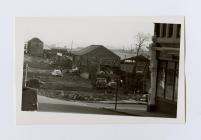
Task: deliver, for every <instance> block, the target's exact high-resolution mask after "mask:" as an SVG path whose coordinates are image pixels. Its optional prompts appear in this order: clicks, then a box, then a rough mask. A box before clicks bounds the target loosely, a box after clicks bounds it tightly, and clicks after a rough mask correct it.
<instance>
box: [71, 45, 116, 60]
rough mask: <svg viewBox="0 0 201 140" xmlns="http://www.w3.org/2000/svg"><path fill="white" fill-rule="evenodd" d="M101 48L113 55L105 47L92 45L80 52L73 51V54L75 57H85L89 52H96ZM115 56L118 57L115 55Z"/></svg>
mask: <svg viewBox="0 0 201 140" xmlns="http://www.w3.org/2000/svg"><path fill="white" fill-rule="evenodd" d="M100 47H102V48H104V49H106V50H108V51H110V52H111V53H113V52H112V51H111V50H109V49H107V48H106V47H104V46H103V45H90V46H88V47H86V48H83V49H81V50H79V51H73V52H72V54H74V55H85V54H87V53H89V52H91V51H93V50H95V49H97V48H100ZM113 54H114V55H116V54H115V53H113ZM116 56H118V55H116ZM118 57H119V56H118Z"/></svg>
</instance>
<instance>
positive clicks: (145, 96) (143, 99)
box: [140, 94, 148, 102]
mask: <svg viewBox="0 0 201 140" xmlns="http://www.w3.org/2000/svg"><path fill="white" fill-rule="evenodd" d="M140 101H142V102H148V94H143V95H142V96H141V98H140Z"/></svg>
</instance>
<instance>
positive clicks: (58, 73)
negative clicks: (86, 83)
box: [51, 69, 63, 77]
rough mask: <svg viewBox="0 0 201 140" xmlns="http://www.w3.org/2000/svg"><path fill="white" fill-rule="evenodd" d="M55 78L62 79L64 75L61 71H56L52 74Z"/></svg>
mask: <svg viewBox="0 0 201 140" xmlns="http://www.w3.org/2000/svg"><path fill="white" fill-rule="evenodd" d="M51 74H52V75H53V76H59V77H62V76H63V73H62V72H61V70H58V69H55V70H54V71H53V72H52V73H51Z"/></svg>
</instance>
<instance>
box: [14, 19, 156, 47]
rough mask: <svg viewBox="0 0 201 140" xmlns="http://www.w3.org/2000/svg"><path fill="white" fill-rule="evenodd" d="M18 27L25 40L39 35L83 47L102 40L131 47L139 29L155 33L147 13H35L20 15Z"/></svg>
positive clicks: (68, 44) (104, 43)
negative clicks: (26, 15) (61, 14)
mask: <svg viewBox="0 0 201 140" xmlns="http://www.w3.org/2000/svg"><path fill="white" fill-rule="evenodd" d="M16 28H18V30H20V34H21V36H22V37H23V38H24V41H28V40H29V39H31V38H33V37H38V38H40V39H41V40H42V41H43V42H44V43H45V44H57V45H59V46H61V47H62V46H64V45H65V44H66V45H67V47H70V44H71V42H72V40H73V47H84V46H89V45H92V44H101V45H104V46H107V47H109V48H111V49H114V48H115V49H120V48H122V47H123V46H125V47H129V46H130V44H133V43H134V36H135V35H136V34H137V33H138V32H143V33H145V34H148V33H149V34H151V35H153V30H154V24H153V22H152V20H151V19H150V18H147V17H41V18H39V17H32V18H30V17H29V18H27V17H25V18H17V19H16Z"/></svg>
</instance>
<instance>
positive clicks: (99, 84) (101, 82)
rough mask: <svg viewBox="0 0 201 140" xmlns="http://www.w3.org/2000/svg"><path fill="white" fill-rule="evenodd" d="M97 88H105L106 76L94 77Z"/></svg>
mask: <svg viewBox="0 0 201 140" xmlns="http://www.w3.org/2000/svg"><path fill="white" fill-rule="evenodd" d="M95 86H96V88H97V89H105V88H106V87H107V79H106V78H96V84H95Z"/></svg>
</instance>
